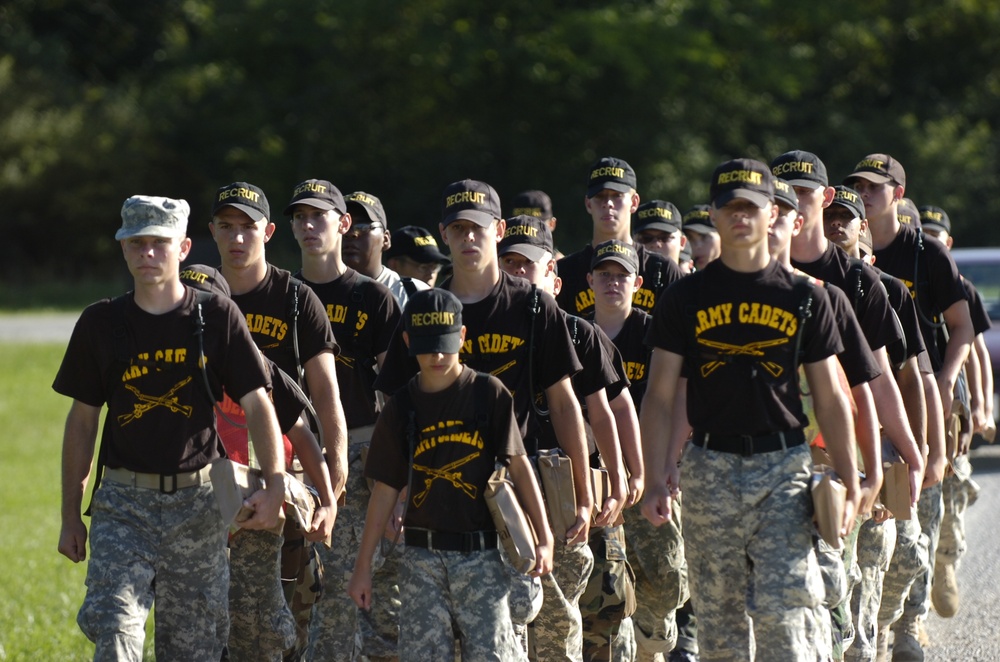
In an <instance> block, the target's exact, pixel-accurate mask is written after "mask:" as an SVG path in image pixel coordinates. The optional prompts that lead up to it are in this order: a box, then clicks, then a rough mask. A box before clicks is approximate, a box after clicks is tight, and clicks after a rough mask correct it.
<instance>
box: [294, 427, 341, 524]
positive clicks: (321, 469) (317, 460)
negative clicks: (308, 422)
mask: <svg viewBox="0 0 1000 662" xmlns="http://www.w3.org/2000/svg"><path fill="white" fill-rule="evenodd" d="M288 440H289V441H291V442H292V447H293V448H295V455H296V456H298V458H299V461H300V462H301V463H302V469H303V470H304V471H305V473H306V475H307V476H309V480H311V481H312V483H313V486H314V487H315V488H316V490H317V492H319V502H320V504H321V505H323V506H329V505H331V504H333V502H334V501H336V498H335V497H334V492H333V484H332V483H331V482H330V469H329V467H327V464H326V461H325V460H324V459H323V452H322V451H321V450H320V447H319V444H318V443H317V442H316V437H315V436H314V435H313V433H312V431H311V430H309V428H308V427H306V426H305V424H304V423H302V421H299V423H297V424H296V425H295V427H293V428H292V429H291V430H289V431H288Z"/></svg>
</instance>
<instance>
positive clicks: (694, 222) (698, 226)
mask: <svg viewBox="0 0 1000 662" xmlns="http://www.w3.org/2000/svg"><path fill="white" fill-rule="evenodd" d="M710 209H711V207H709V206H708V205H695V206H694V207H691V209H688V210H687V213H686V214H684V219H683V225H682V226H681V229H682V230H684V231H685V232H687V231H688V230H693V231H694V232H700V233H701V234H707V233H709V232H718V230H716V229H715V223H713V222H712V215H711V214H710V213H709V210H710Z"/></svg>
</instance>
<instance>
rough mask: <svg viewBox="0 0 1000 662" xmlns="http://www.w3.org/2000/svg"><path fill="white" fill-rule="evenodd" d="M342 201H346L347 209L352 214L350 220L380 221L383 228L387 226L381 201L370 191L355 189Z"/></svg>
mask: <svg viewBox="0 0 1000 662" xmlns="http://www.w3.org/2000/svg"><path fill="white" fill-rule="evenodd" d="M344 201H345V202H346V203H347V211H349V212H351V214H352V216H351V222H353V223H381V224H382V227H383V228H388V227H389V224H388V223H387V222H386V220H385V209H383V208H382V201H381V200H379V199H378V198H376V197H375V196H374V195H372V194H371V193H365V192H364V191H355V192H354V193H351V194H350V195H348V196H347V197H346V198H344ZM366 219H367V220H366Z"/></svg>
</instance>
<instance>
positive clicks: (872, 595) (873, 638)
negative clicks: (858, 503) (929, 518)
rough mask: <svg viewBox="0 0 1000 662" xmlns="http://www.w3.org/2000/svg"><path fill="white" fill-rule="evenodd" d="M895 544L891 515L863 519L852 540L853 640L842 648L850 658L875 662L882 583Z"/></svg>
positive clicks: (850, 575)
mask: <svg viewBox="0 0 1000 662" xmlns="http://www.w3.org/2000/svg"><path fill="white" fill-rule="evenodd" d="M895 545H896V525H895V523H894V522H893V521H892V520H891V519H890V520H886V521H884V522H878V523H877V522H875V520H874V519H872V518H868V519H866V520H865V521H864V522H863V523H862V524H861V526H860V527H859V528H858V535H857V538H856V540H855V544H854V547H855V553H854V554H853V555H852V556H853V557H854V560H855V562H854V563H853V564H852V566H853V567H854V569H853V570H852V571H851V572H848V573H847V574H848V578H849V584H850V585H849V587H848V603H849V604H850V607H851V616H852V618H853V620H854V633H855V634H854V643H852V644H851V646H850V647H849V648H848V649H847V650H845V651H844V659H845V660H850V662H874V661H875V654H876V652H877V650H876V648H877V642H878V612H879V605H880V604H881V603H882V585H883V580H884V579H885V573H886V572H887V571H888V569H889V559H890V558H892V550H893V548H894V547H895Z"/></svg>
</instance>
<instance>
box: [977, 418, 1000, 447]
mask: <svg viewBox="0 0 1000 662" xmlns="http://www.w3.org/2000/svg"><path fill="white" fill-rule="evenodd" d="M979 434H981V435H983V439H985V440H986V441H987V442H989V443H991V444H992V443H993V442H994V440H996V438H997V424H996V422H995V421H994V420H993V417H992V416H987V417H986V424H985V425H984V426H983V429H982V430H980V432H979Z"/></svg>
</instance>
